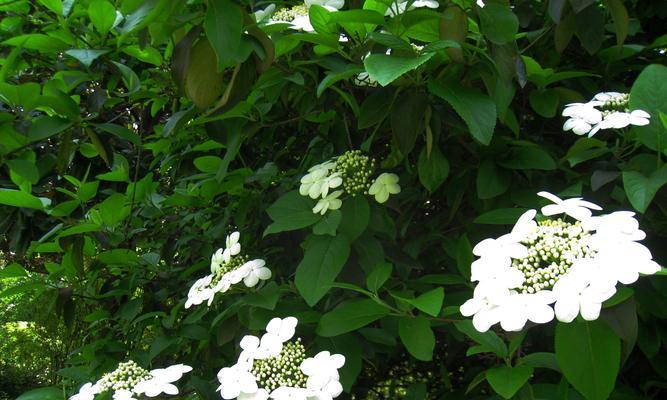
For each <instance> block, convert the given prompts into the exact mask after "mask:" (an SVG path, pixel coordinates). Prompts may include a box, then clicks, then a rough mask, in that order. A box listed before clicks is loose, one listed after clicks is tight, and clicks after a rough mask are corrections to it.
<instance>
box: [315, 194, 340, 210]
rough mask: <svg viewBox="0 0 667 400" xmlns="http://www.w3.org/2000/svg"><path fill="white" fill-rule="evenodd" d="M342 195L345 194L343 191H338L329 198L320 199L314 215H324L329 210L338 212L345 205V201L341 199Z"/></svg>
mask: <svg viewBox="0 0 667 400" xmlns="http://www.w3.org/2000/svg"><path fill="white" fill-rule="evenodd" d="M341 194H343V191H342V190H336V191H335V192H333V193H331V194H329V195H328V196H326V197H324V198H322V199H319V200H318V201H317V204H315V207H313V213H315V214H318V213H319V214H322V215H324V214H325V213H326V212H327V210H338V209H339V208H340V206H342V205H343V201H342V200H341V199H339V197H340V195H341Z"/></svg>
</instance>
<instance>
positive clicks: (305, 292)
mask: <svg viewBox="0 0 667 400" xmlns="http://www.w3.org/2000/svg"><path fill="white" fill-rule="evenodd" d="M349 255H350V243H349V242H348V240H347V239H346V238H345V236H342V235H339V236H334V237H331V236H315V237H313V239H312V240H310V241H309V246H308V248H307V249H306V251H305V254H304V256H303V259H302V260H301V262H300V263H299V265H298V266H297V267H296V276H295V279H294V283H295V284H296V288H297V289H298V291H299V293H300V294H301V297H303V299H304V300H306V303H308V305H309V306H311V307H312V306H314V305H315V304H317V302H318V301H319V300H320V299H321V298H322V297H324V295H325V294H326V293H327V292H328V291H329V288H330V285H331V284H332V283H334V281H335V280H336V277H337V276H338V274H339V273H340V271H341V270H342V269H343V265H345V262H346V261H347V258H348V256H349Z"/></svg>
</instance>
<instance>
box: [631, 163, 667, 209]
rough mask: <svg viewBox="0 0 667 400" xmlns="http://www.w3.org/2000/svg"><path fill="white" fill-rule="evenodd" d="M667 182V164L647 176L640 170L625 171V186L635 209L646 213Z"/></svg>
mask: <svg viewBox="0 0 667 400" xmlns="http://www.w3.org/2000/svg"><path fill="white" fill-rule="evenodd" d="M665 184H667V165H663V166H662V168H660V169H659V170H656V171H653V173H652V174H651V176H645V175H644V174H642V173H641V172H638V171H623V188H624V189H625V194H626V195H627V196H628V200H630V204H632V207H634V209H635V210H637V211H639V212H640V213H644V212H645V211H646V209H647V208H648V206H649V205H650V204H651V201H653V197H655V194H656V193H657V192H658V190H659V189H660V188H661V187H663V186H664V185H665Z"/></svg>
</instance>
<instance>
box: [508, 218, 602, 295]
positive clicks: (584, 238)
mask: <svg viewBox="0 0 667 400" xmlns="http://www.w3.org/2000/svg"><path fill="white" fill-rule="evenodd" d="M590 239H591V234H590V233H589V232H588V231H586V230H585V229H583V227H582V226H581V222H579V221H577V222H574V223H570V222H565V221H563V220H562V219H560V218H559V219H556V220H551V219H547V220H543V221H540V222H538V229H537V230H535V232H533V233H532V234H530V235H529V236H528V238H526V239H525V240H524V241H522V242H521V243H523V244H524V245H526V247H527V248H528V257H525V258H522V259H515V260H513V261H512V266H513V267H515V268H517V269H519V271H521V272H522V273H523V274H524V276H525V278H526V280H525V281H524V283H523V286H522V287H521V288H520V289H519V291H520V292H522V293H536V292H539V291H540V290H546V289H551V288H552V287H553V286H554V284H555V283H556V282H557V281H558V279H559V278H560V277H561V276H563V275H564V274H565V273H567V271H568V270H569V269H570V267H571V266H572V264H573V263H574V261H575V260H577V259H581V258H590V257H593V256H594V255H595V251H594V250H593V249H592V248H591V247H590V246H589V244H590Z"/></svg>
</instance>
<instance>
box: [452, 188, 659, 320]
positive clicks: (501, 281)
mask: <svg viewBox="0 0 667 400" xmlns="http://www.w3.org/2000/svg"><path fill="white" fill-rule="evenodd" d="M538 195H540V196H542V197H544V198H546V199H548V200H550V201H552V202H553V203H554V204H549V205H547V206H545V207H543V208H542V210H541V211H542V215H543V216H544V217H546V218H544V219H539V220H538V221H536V219H535V217H536V215H537V211H535V210H529V211H526V212H525V213H524V214H523V215H522V216H521V217H520V218H519V220H518V221H517V223H516V224H515V225H514V228H513V229H512V231H511V232H510V233H508V234H506V235H503V236H501V237H499V238H497V239H485V240H483V241H481V242H480V243H478V244H477V245H476V246H475V248H474V249H473V253H474V254H475V255H476V256H478V257H479V259H477V260H475V261H474V262H473V263H472V266H471V280H472V281H477V282H478V283H477V286H476V287H475V291H474V295H473V298H472V299H469V300H468V301H466V302H465V303H464V304H463V305H462V306H461V314H463V315H464V316H471V315H474V317H473V324H474V326H475V328H476V329H477V330H479V331H481V332H484V331H486V330H488V329H489V328H490V327H491V326H492V325H494V324H496V323H500V325H501V327H502V328H503V329H504V330H507V331H519V330H521V329H523V327H524V325H525V324H526V322H527V321H529V320H530V321H532V322H534V323H538V324H541V323H547V322H549V321H551V320H552V319H553V318H554V315H555V317H556V318H557V319H558V320H559V321H563V322H572V321H573V320H574V319H575V318H576V317H577V315H579V314H581V316H582V317H583V318H584V319H586V320H589V321H592V320H595V319H597V318H598V316H599V315H600V309H601V307H602V302H604V301H605V300H607V299H609V298H610V297H611V296H613V295H614V293H615V292H616V284H617V283H619V282H620V283H623V284H631V283H633V282H635V281H636V280H637V279H638V278H639V274H640V273H641V274H654V273H656V272H658V271H659V270H660V266H659V265H658V264H657V263H656V262H654V261H653V259H652V258H653V257H652V255H651V252H650V251H649V250H648V249H647V248H646V247H645V246H643V245H642V244H641V243H638V241H640V240H642V239H644V238H645V236H646V235H645V234H644V232H643V231H641V230H640V229H639V223H638V222H637V220H636V219H635V218H634V213H632V212H629V211H617V212H613V213H611V214H606V215H601V216H593V215H592V214H593V213H592V211H591V210H601V208H600V207H599V206H597V205H595V204H593V203H590V202H587V201H585V200H582V199H581V198H573V199H567V200H561V199H560V198H558V197H557V196H555V195H553V194H551V193H547V192H540V193H538ZM559 214H565V216H567V217H569V218H568V219H564V218H566V217H563V218H555V217H553V216H557V215H559ZM549 217H551V218H549ZM552 304H553V307H552Z"/></svg>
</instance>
